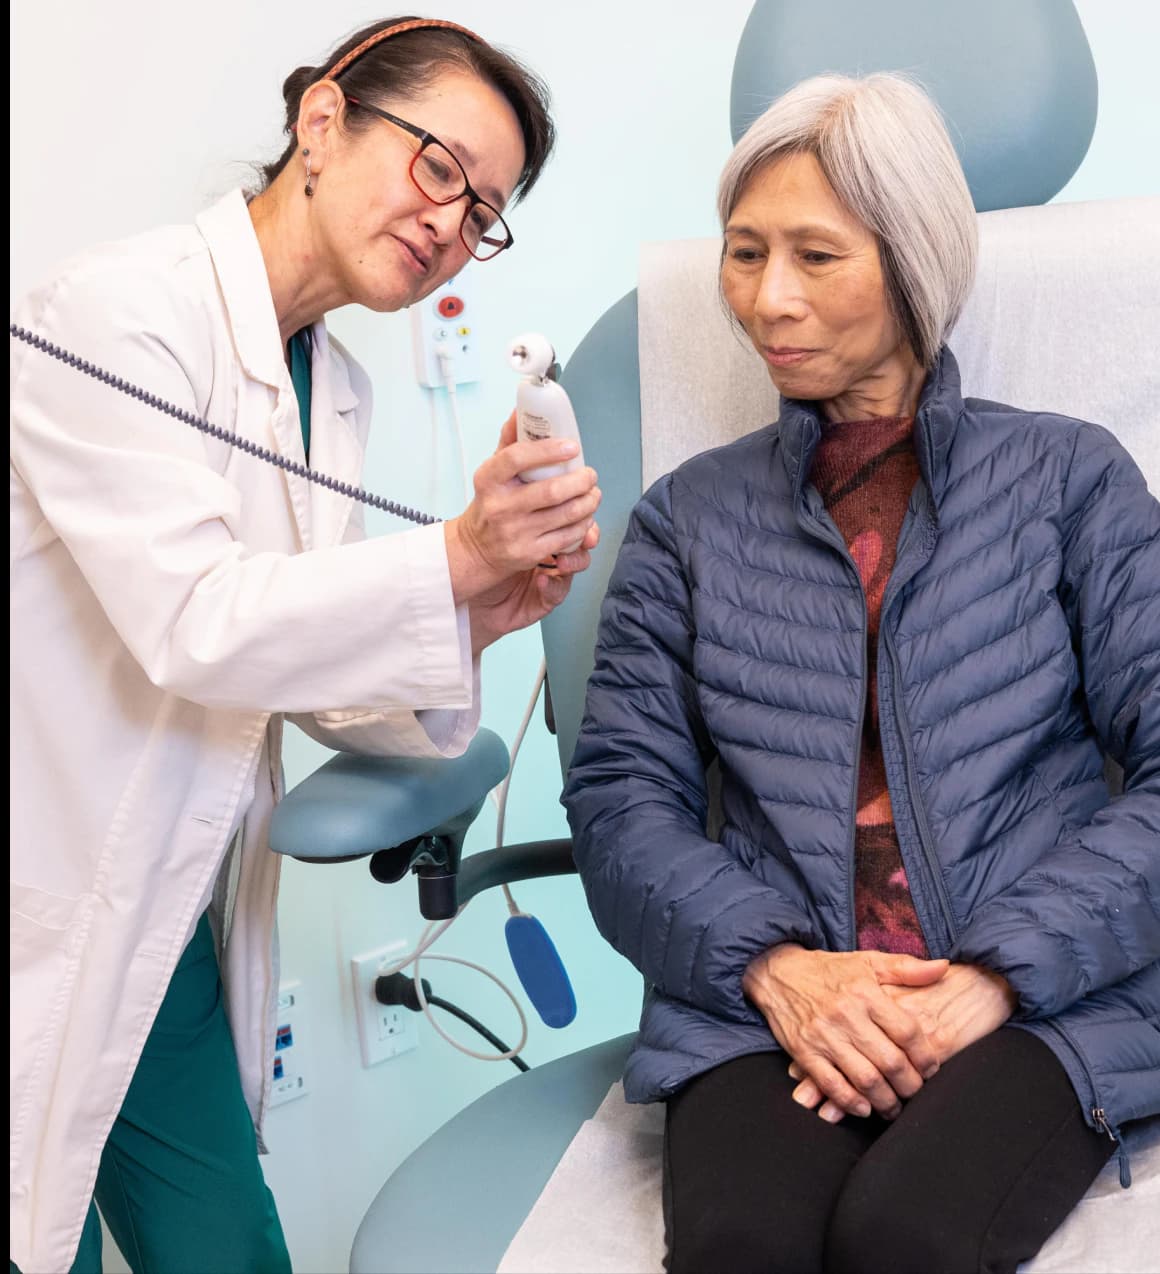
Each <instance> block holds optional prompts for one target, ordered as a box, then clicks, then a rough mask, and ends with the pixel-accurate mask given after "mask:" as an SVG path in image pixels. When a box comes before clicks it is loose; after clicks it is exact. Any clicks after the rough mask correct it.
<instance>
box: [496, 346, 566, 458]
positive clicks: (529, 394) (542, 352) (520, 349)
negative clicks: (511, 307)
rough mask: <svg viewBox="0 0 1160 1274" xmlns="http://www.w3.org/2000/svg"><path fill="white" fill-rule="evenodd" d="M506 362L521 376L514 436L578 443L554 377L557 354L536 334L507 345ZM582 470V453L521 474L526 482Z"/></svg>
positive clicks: (524, 439)
mask: <svg viewBox="0 0 1160 1274" xmlns="http://www.w3.org/2000/svg"><path fill="white" fill-rule="evenodd" d="M508 362H510V363H511V365H512V366H513V367H514V368H515V369H516V371H517V372H523V373H524V377H523V379H522V380H521V381H520V384H519V388H518V389H517V390H516V437H517V438H518V439H519V441H520V442H544V441H546V440H547V439H548V438H571V439H572V440H573V442H575V443H576V444H577V445H579V444H580V428H579V426H578V425H577V424H576V414H575V412H574V411H573V410H572V403H571V402H570V400H569V398H568V395H567V393H566V392H565V390H564V387H563V386H562V385H560V384H559V383H558V382H557V380H556V376H557V374H558V371H559V368H558V366H557V363H556V351H555V350H554V349H553V348H552V347H551V345H550V344H549V343H548V342H547V341H546V340H545V339H544V337H542V336H540V335H539V333H537V332H526V333H525V334H524V335H523V336H517V337H516V338H515V340H514V341H512V342H511V343H510V344H509V345H508ZM583 467H584V453H583V451H581V452H580V453H579V454H578V455H576V456H574V457H573V458H572V459H571V460H565V461H563V462H562V463H559V464H545V465H539V466H538V467H537V468H535V469H527V470H525V471H524V472H523V473H521V474H520V477H521V478H522V479H523V480H524V481H525V482H538V481H539V480H540V479H541V478H554V477H555V476H556V475H557V474H560V473H573V472H575V470H577V469H582V468H583Z"/></svg>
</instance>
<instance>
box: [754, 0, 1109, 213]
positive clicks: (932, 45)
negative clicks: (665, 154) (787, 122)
mask: <svg viewBox="0 0 1160 1274" xmlns="http://www.w3.org/2000/svg"><path fill="white" fill-rule="evenodd" d="M826 71H836V72H840V73H842V74H845V75H865V74H868V73H870V72H872V71H901V72H905V73H907V74H909V75H911V76H913V77H914V78H916V79H917V80H919V81H920V82H921V83H922V85H923V86H924V87H925V88H926V89H927V91H928V92H929V93H930V94H931V96H932V97H933V98H934V100H935V101H936V102H937V103H938V104H939V107H940V108H941V110H942V112H943V115H944V117H945V118H946V120H947V125H948V129H949V131H950V135H951V140H952V141H953V142H954V144H955V148H956V149H957V150H958V153H959V159H960V160H961V162H962V165H963V169H964V171H965V172H966V175H967V184H968V185H969V186H970V189H971V195H972V197H973V198H974V201H975V207H976V209H978V211H980V212H984V211H987V210H989V209H993V208H1020V207H1025V206H1027V205H1029V204H1041V203H1046V202H1047V201H1048V200H1049V199H1051V198H1052V197H1053V196H1054V195H1057V194H1058V193H1059V191H1060V190H1062V189H1063V187H1064V186H1065V185H1066V184H1067V182H1068V180H1069V179H1070V178H1071V176H1072V174H1073V173H1074V172H1075V170H1076V169H1077V168H1078V167H1079V165H1080V161H1081V160H1082V159H1083V157H1084V155H1085V154H1086V153H1087V148H1088V145H1089V143H1090V142H1091V138H1092V133H1093V131H1094V130H1095V122H1096V68H1095V62H1094V61H1093V60H1092V54H1091V49H1090V48H1089V46H1088V41H1087V37H1086V36H1085V34H1084V30H1083V26H1082V24H1081V23H1080V20H1079V14H1078V13H1077V12H1076V10H1075V6H1074V4H1073V3H1072V0H1020V2H1019V3H1012V0H971V3H970V4H964V3H958V4H955V3H947V2H946V0H939V2H938V3H931V0H810V3H809V4H802V3H801V0H757V2H756V3H755V4H754V6H753V11H752V13H751V14H750V15H749V20H748V21H747V22H746V24H745V30H744V33H743V34H742V37H741V42H740V45H739V46H738V50H737V57H736V59H735V61H734V64H733V91H732V100H731V115H732V129H733V140H734V141H735V142H736V141H737V140H738V139H739V138H740V137H741V135H742V133H744V132H745V130H746V129H747V128H748V127H749V125H750V124H751V123H752V122H753V121H754V120H755V119H756V118H757V116H758V115H760V114H761V113H762V111H764V110H765V108H766V107H767V106H768V105H769V104H770V102H772V101H773V100H774V98H776V97H779V96H780V95H781V94H782V93H784V92H785V91H786V90H787V89H789V88H791V87H792V86H793V85H794V84H796V83H798V81H799V80H804V79H806V78H808V77H809V76H812V75H818V74H821V73H823V72H826Z"/></svg>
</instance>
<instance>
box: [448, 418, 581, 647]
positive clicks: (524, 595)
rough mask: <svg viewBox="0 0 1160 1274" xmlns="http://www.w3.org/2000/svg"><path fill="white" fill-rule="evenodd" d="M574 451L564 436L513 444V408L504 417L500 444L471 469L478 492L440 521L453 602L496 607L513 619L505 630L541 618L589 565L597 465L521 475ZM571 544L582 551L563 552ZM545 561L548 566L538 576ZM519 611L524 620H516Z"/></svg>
mask: <svg viewBox="0 0 1160 1274" xmlns="http://www.w3.org/2000/svg"><path fill="white" fill-rule="evenodd" d="M576 453H577V446H576V443H574V442H571V441H568V440H565V439H551V440H546V441H543V442H517V441H516V418H515V413H514V412H513V413H512V414H511V416H509V417H508V419H507V421H506V422H505V424H504V426H503V429H502V430H501V432H500V439H499V446H498V447H497V448H496V450H495V452H494V454H493V455H491V456H489V457H488V459H487V460H485V461H484V462H483V464H481V465H480V466H479V468H478V469H477V470H476V471H475V498H474V499H473V500H472V501H471V503H470V504H469V505H468V506H467V508H466V509H465V510H464V511H463V512H462V513H461V514H460V515H459V517H457V518H452V519H451V520H450V521H448V522H445V523H444V524H443V534H444V540H445V543H446V546H447V563H448V567H449V569H450V572H451V592H452V596H453V597H454V599H455V604H456V605H457V606H458V605H462V604H463V603H464V602H468V603H476V602H478V603H480V605H482V606H483V607H485V608H486V609H488V610H489V611H490V612H492V613H493V615H494V616H495V617H496V618H498V612H496V611H495V608H496V606H497V605H499V606H500V608H501V610H502V611H503V612H504V613H505V614H507V615H508V616H509V618H510V619H511V621H512V622H511V627H509V628H507V629H505V630H504V631H508V632H510V631H511V630H512V628H519V627H523V626H524V625H525V624H531V623H534V622H535V621H536V619H542V618H543V616H544V615H546V614H547V613H548V611H550V610H551V609H552V607H553V606H556V605H559V603H560V602H561V601H562V600H563V599H564V596H565V595H566V594H567V591H568V582H569V580H570V577H571V576H572V575H574V574H575V573H576V572H577V571H580V570H584V569H585V568H586V567H587V565H588V556H587V555H588V551H589V550H590V549H592V548H594V547H595V544H596V538H597V537H595V536H593V535H592V534H591V532H592V531H593V529H594V528H595V522H594V520H593V515H594V514H595V512H596V509H597V506H598V505H599V504H600V488H599V487H598V486H597V485H596V471H595V470H594V469H590V468H582V469H579V470H577V471H576V472H575V473H565V474H562V475H561V476H560V477H556V478H543V479H541V480H540V481H538V482H522V481H521V480H520V478H519V474H520V473H522V472H524V471H526V470H528V469H533V468H536V467H537V466H541V465H548V464H556V463H559V462H561V461H565V460H569V459H571V458H572V457H574V456H575V455H576ZM576 544H579V545H580V547H579V549H577V550H576V551H574V552H572V553H567V554H565V553H564V550H565V549H568V548H570V547H571V546H572V545H576ZM557 555H559V556H558V557H557ZM543 563H548V564H550V565H551V567H552V569H550V570H543V569H541V570H540V571H539V574H537V573H536V572H537V568H540V567H541V564H543ZM520 581H522V583H520ZM533 603H534V604H533ZM537 610H539V614H536V613H535V612H536V611H537ZM521 616H526V618H523V619H522V622H515V621H516V620H517V619H518V618H519V617H521ZM500 635H502V634H501V633H499V632H496V633H495V636H500ZM491 640H495V637H494V636H493V637H492V638H491Z"/></svg>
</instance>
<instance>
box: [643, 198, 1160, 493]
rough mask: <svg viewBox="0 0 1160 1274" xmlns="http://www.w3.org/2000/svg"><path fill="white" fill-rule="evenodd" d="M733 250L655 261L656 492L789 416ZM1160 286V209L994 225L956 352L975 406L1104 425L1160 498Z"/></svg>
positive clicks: (1157, 205) (1104, 204)
mask: <svg viewBox="0 0 1160 1274" xmlns="http://www.w3.org/2000/svg"><path fill="white" fill-rule="evenodd" d="M720 251H721V241H720V239H689V240H685V241H683V242H675V243H673V242H670V243H663V244H644V245H643V246H642V249H641V257H640V268H639V274H638V280H639V288H638V294H639V297H638V299H639V317H638V340H639V349H640V403H641V461H642V471H643V472H642V476H643V480H644V485H645V487H647V486H649V485H650V484H651V483H652V482H653V481H655V479H657V478H658V477H660V476H661V475H662V474H665V473H667V472H669V471H670V470H671V469H674V468H675V467H676V466H677V465H679V464H681V463H682V462H683V461H684V460H686V459H688V458H689V457H690V456H692V455H695V454H696V453H697V452H700V451H704V450H706V449H707V448H709V447H717V446H721V445H722V444H723V443H726V442H731V441H732V440H733V439H735V438H739V437H741V436H742V435H743V434H747V433H750V432H752V431H753V430H754V429H759V428H761V427H762V426H763V425H766V424H768V423H769V422H770V421H771V420H774V419H776V417H777V412H778V400H777V393H776V391H775V390H774V387H773V385H772V383H771V381H770V379H769V375H768V372H767V370H766V367H765V364H764V363H763V362H762V361H761V359H760V358H759V357H758V356H757V354H756V353H755V352H754V350H753V348H752V346H751V345H750V344H749V341H748V339H747V338H745V337H744V336H743V335H742V336H741V337H740V338H739V337H738V336H737V334H736V332H735V330H734V328H733V327H732V325H731V324H730V322H729V319H728V317H727V315H726V312H725V310H724V308H723V307H722V304H721V302H720V299H719V297H718V292H717V263H718V259H719V257H720ZM1157 278H1160V197H1149V196H1146V197H1140V198H1132V199H1102V200H1096V201H1093V202H1090V203H1064V204H1052V205H1050V206H1049V207H1045V208H1013V209H1004V210H1002V211H997V212H989V213H984V214H982V215H980V217H979V266H978V272H977V275H976V278H975V285H974V288H973V289H972V291H971V295H970V298H969V299H968V301H967V304H966V307H965V308H964V310H963V313H962V316H961V317H960V319H959V322H958V324H957V325H956V327H955V330H954V331H953V332H952V333H951V337H950V340H949V342H948V343H949V345H950V347H951V349H952V351H953V352H954V354H955V356H956V358H957V359H958V361H959V368H960V371H961V373H962V383H963V394H964V396H967V397H975V398H989V399H991V400H993V401H996V402H1004V403H1009V404H1011V405H1012V406H1014V407H1022V408H1026V409H1028V410H1034V411H1046V412H1054V413H1058V414H1062V415H1068V416H1077V417H1079V418H1080V419H1084V420H1090V421H1094V422H1095V423H1096V424H1101V425H1104V426H1105V427H1107V428H1108V429H1110V430H1111V431H1112V433H1114V434H1115V435H1116V437H1117V438H1119V440H1120V442H1122V443H1123V445H1124V446H1125V447H1126V448H1127V450H1128V451H1129V453H1130V454H1131V455H1132V456H1133V458H1134V459H1135V461H1136V463H1137V464H1138V465H1139V466H1140V468H1141V470H1142V471H1143V473H1144V476H1145V477H1146V478H1147V480H1148V484H1149V486H1150V487H1151V488H1152V490H1153V491H1154V492H1160V359H1158V358H1157V357H1156V351H1155V333H1156V332H1157V331H1160V290H1157V288H1156V286H1155V280H1156V279H1157ZM674 314H679V315H680V316H681V320H680V322H679V323H675V322H674V321H673V315H674Z"/></svg>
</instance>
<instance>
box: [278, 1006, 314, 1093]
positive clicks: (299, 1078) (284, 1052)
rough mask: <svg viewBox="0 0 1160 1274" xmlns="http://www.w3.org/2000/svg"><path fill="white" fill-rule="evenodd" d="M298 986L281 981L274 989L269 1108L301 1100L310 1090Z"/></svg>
mask: <svg viewBox="0 0 1160 1274" xmlns="http://www.w3.org/2000/svg"><path fill="white" fill-rule="evenodd" d="M303 1063H304V1057H303V1043H302V984H301V983H300V982H285V983H283V984H282V986H281V987H279V989H278V1018H277V1021H276V1023H275V1031H274V1056H273V1057H272V1058H271V1059H270V1066H271V1068H272V1076H271V1081H270V1105H271V1106H280V1105H282V1103H283V1102H288V1101H293V1100H294V1098H296V1097H305V1096H306V1094H307V1093H308V1092H309V1091H310V1088H309V1085H308V1084H307V1082H306V1074H305V1067H304V1065H303Z"/></svg>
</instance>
